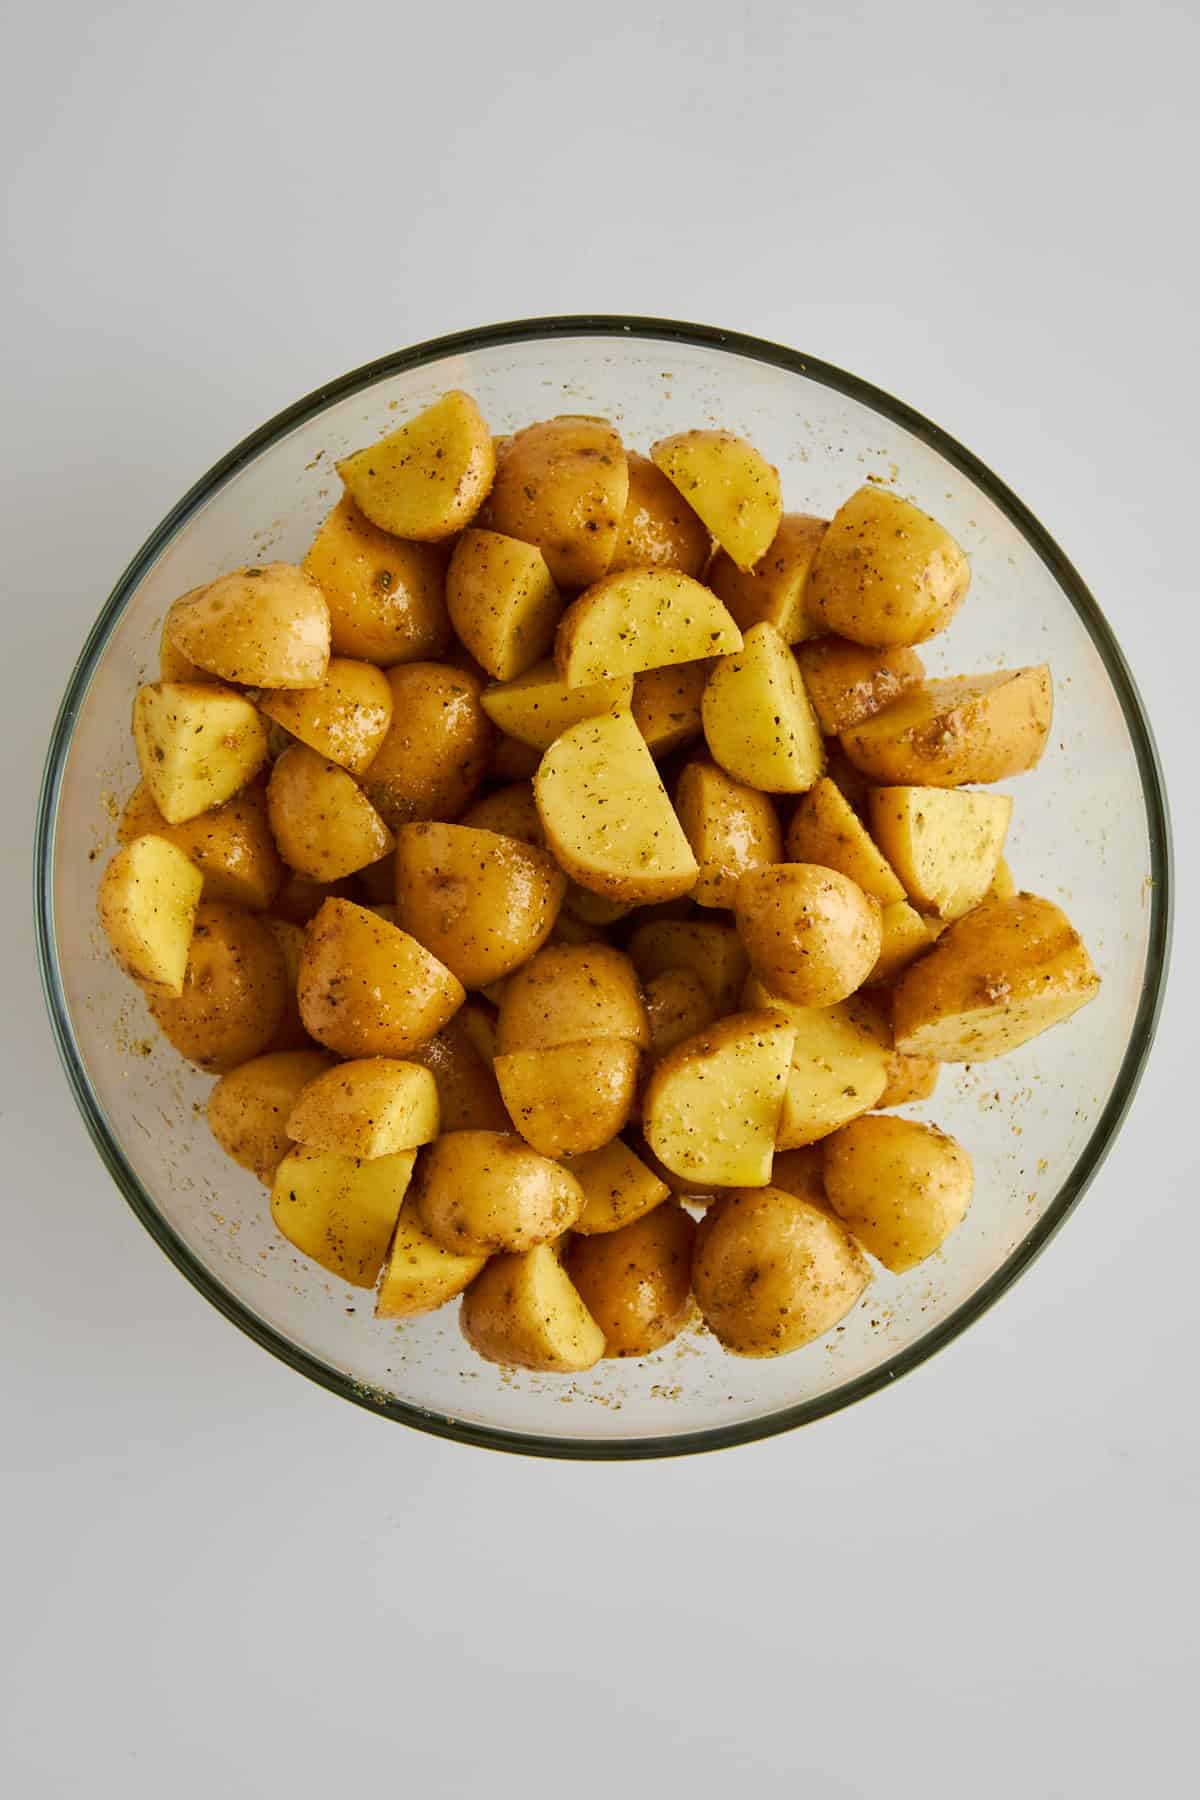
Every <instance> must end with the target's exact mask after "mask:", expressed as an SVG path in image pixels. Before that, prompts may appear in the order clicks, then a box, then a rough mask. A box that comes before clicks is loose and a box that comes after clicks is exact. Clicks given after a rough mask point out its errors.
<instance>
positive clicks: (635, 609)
mask: <svg viewBox="0 0 1200 1800" xmlns="http://www.w3.org/2000/svg"><path fill="white" fill-rule="evenodd" d="M741 647H742V634H741V632H740V631H739V630H738V628H737V626H736V625H735V624H734V622H733V620H732V619H731V618H730V616H729V614H728V613H727V612H726V610H725V608H724V607H723V606H722V605H721V602H720V601H719V600H718V599H717V597H716V595H715V594H713V593H712V592H711V591H710V590H709V589H708V588H706V587H705V586H704V585H703V583H702V582H699V581H693V580H692V578H691V576H690V575H681V574H680V573H679V572H678V570H677V569H627V570H625V572H624V573H623V574H620V575H608V576H606V577H605V578H604V580H603V581H597V582H596V583H595V584H594V585H593V586H592V587H589V588H587V589H586V590H585V592H584V593H582V594H580V596H579V598H578V600H574V601H572V603H571V605H570V606H568V608H567V610H566V612H565V613H564V614H563V616H562V618H561V620H560V621H559V626H558V632H557V635H556V637H555V640H554V663H555V667H556V668H557V670H558V673H559V675H560V676H561V677H562V679H563V681H565V682H566V684H567V686H568V687H569V688H576V687H590V686H591V685H592V684H593V683H595V682H597V681H611V680H612V679H613V678H614V677H615V676H618V675H636V674H637V673H638V672H639V671H640V670H643V669H658V668H662V667H663V665H664V664H668V663H690V662H695V661H697V660H698V659H699V658H700V657H709V656H726V655H729V654H730V653H732V652H733V651H736V650H740V649H741Z"/></svg>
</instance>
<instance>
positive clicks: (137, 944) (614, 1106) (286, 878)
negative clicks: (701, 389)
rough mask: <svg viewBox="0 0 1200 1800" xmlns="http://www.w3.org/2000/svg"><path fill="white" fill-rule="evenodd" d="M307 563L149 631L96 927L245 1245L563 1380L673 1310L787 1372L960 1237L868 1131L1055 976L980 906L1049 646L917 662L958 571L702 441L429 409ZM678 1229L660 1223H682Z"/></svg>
mask: <svg viewBox="0 0 1200 1800" xmlns="http://www.w3.org/2000/svg"><path fill="white" fill-rule="evenodd" d="M339 473H340V475H341V477H342V480H343V483H344V487H345V493H344V495H343V497H342V498H341V499H340V500H339V501H338V503H337V505H336V506H335V507H334V509H333V511H332V512H331V513H330V515H329V516H328V518H327V519H326V520H325V522H324V524H323V525H322V526H321V528H320V531H319V532H318V534H317V537H316V540H315V542H314V543H313V545H312V547H311V549H310V550H309V552H308V554H307V556H306V558H305V560H304V564H303V566H302V567H294V566H291V565H288V564H284V563H268V564H264V565H261V566H257V567H247V568H241V569H237V570H235V571H234V572H233V573H231V574H227V575H223V576H221V577H219V578H218V579H216V580H214V581H213V582H211V583H210V584H209V585H207V586H205V587H202V588H199V589H196V590H195V591H193V592H192V593H190V594H185V595H184V596H183V597H182V598H181V599H180V600H178V601H177V602H176V603H175V604H174V606H173V607H172V608H171V609H170V612H169V614H168V616H167V619H166V621H165V625H164V630H163V638H162V645H161V679H160V680H159V681H156V682H153V683H150V684H148V685H147V686H145V687H143V688H142V689H141V690H140V691H139V693H138V694H137V696H136V698H135V701H134V707H133V733H134V740H135V744H136V748H137V755H138V760H139V765H140V768H141V772H142V781H141V783H140V785H139V786H138V788H137V789H136V791H135V792H134V794H133V795H132V797H131V798H130V800H129V803H128V805H127V807H126V809H125V813H124V817H123V819H122V822H121V830H120V838H121V844H122V848H121V849H120V850H119V851H118V852H117V854H116V855H115V856H114V858H113V860H112V861H111V863H110V864H109V865H108V867H107V869H106V870H105V872H104V875H103V877H102V880H101V884H100V892H99V910H100V917H101V920H102V922H103V925H104V927H105V930H106V932H107V935H108V938H109V941H110V943H111V945H112V948H113V950H114V952H115V953H116V955H117V957H118V958H119V960H120V962H121V963H122V965H123V967H124V968H125V970H126V971H127V972H128V973H129V974H130V975H131V976H132V977H133V978H134V979H135V980H136V981H137V982H138V983H139V985H140V986H141V988H142V991H143V993H144V994H145V996H146V999H147V1001H148V1004H149V1007H150V1010H151V1012H152V1013H153V1015H154V1018H155V1019H156V1020H157V1022H158V1025H159V1026H160V1028H161V1029H162V1031H163V1032H164V1034H165V1035H166V1037H167V1038H168V1039H169V1040H170V1042H171V1043H172V1044H173V1045H174V1046H175V1048H176V1049H177V1050H178V1051H179V1052H180V1053H181V1054H182V1055H183V1056H184V1057H186V1058H188V1059H190V1060H191V1061H192V1062H194V1063H197V1064H198V1065H199V1066H200V1067H201V1068H203V1069H207V1070H210V1071H212V1072H213V1073H214V1074H217V1075H218V1076H219V1077H220V1079H219V1080H218V1081H217V1083H216V1086H215V1088H214V1089H213V1092H212V1096H211V1101H210V1104H209V1115H208V1116H209V1122H210V1124H211V1127H212V1130H213V1132H214V1134H215V1136H216V1138H217V1141H218V1142H219V1143H220V1144H221V1146H222V1147H223V1149H224V1150H226V1151H227V1152H228V1154H229V1155H230V1156H231V1157H232V1158H233V1159H234V1160H235V1161H236V1162H238V1163H239V1164H241V1165H242V1167H244V1168H246V1169H249V1170H252V1171H253V1172H254V1173H255V1174H256V1175H257V1176H258V1177H259V1178H260V1180H262V1181H263V1182H264V1183H265V1184H267V1185H268V1186H269V1187H270V1190H271V1211H272V1215H273V1217H274V1220H275V1223H276V1225H277V1226H278V1228H279V1230H280V1231H281V1232H282V1233H283V1234H284V1236H285V1237H286V1238H287V1239H289V1240H290V1242H291V1243H292V1244H293V1245H294V1246H295V1247H296V1248H297V1249H298V1250H300V1251H302V1252H303V1253H304V1254H305V1255H306V1256H309V1257H312V1258H314V1259H315V1260H316V1261H317V1262H318V1263H319V1264H321V1265H322V1266H323V1267H324V1268H325V1269H327V1270H329V1271H331V1272H332V1273H333V1274H335V1275H337V1276H340V1277H341V1278H342V1279H344V1280H345V1281H347V1282H350V1283H353V1284H355V1285H356V1286H360V1287H365V1288H372V1287H377V1299H376V1313H377V1315H378V1316H379V1317H381V1318H385V1319H393V1318H404V1317H408V1316H412V1315H415V1314H419V1313H425V1312H428V1311H431V1310H432V1309H433V1308H435V1307H438V1306H441V1305H443V1304H444V1303H445V1302H447V1301H449V1300H451V1299H453V1298H455V1297H457V1296H458V1295H460V1294H461V1295H462V1296H463V1303H462V1309H461V1319H462V1328H463V1331H464V1333H465V1336H466V1338H467V1339H468V1341H469V1342H470V1343H471V1344H472V1345H473V1346H474V1348H475V1349H476V1350H477V1351H478V1352H479V1353H480V1354H481V1355H482V1356H484V1357H486V1358H488V1359H490V1360H492V1361H495V1362H499V1363H507V1364H519V1365H523V1366H525V1367H527V1368H531V1369H538V1370H547V1371H562V1372H573V1371H579V1370H583V1369H586V1368H589V1367H591V1366H592V1365H593V1364H594V1363H595V1362H597V1361H598V1360H599V1359H600V1358H601V1357H602V1356H606V1355H608V1356H638V1355H645V1354H647V1353H649V1352H652V1351H654V1350H657V1349H658V1348H660V1347H661V1346H662V1345H664V1344H666V1343H667V1342H669V1341H670V1339H671V1338H672V1337H674V1336H675V1334H676V1333H677V1332H678V1331H679V1330H680V1329H681V1328H682V1327H683V1326H684V1324H685V1323H687V1322H688V1320H689V1319H691V1318H693V1317H694V1316H695V1311H696V1308H697V1306H698V1308H699V1312H700V1314H701V1315H702V1316H703V1319H704V1321H705V1322H706V1323H707V1325H708V1326H709V1328H710V1329H711V1330H712V1332H713V1333H715V1335H716V1337H717V1338H718V1339H719V1340H720V1342H721V1343H722V1344H723V1345H724V1346H725V1348H726V1349H728V1350H730V1351H733V1352H735V1353H737V1354H740V1355H746V1356H770V1355H777V1354H779V1353H780V1352H783V1351H789V1350H794V1349H796V1348H798V1347H799V1346H800V1345H802V1344H806V1343H809V1342H811V1341H812V1340H813V1339H815V1338H818V1337H820V1336H822V1335H823V1334H824V1333H825V1332H827V1331H829V1330H831V1329H832V1328H833V1327H834V1326H835V1325H836V1324H837V1323H838V1322H839V1321H840V1320H841V1319H842V1318H844V1316H845V1315H846V1313H847V1312H848V1311H849V1310H850V1309H851V1308H852V1307H853V1306H854V1305H855V1303H856V1302H857V1300H858V1299H859V1297H860V1295H861V1294H862V1292H863V1290H864V1288H865V1287H866V1285H867V1283H868V1281H869V1279H870V1266H869V1263H868V1257H873V1258H875V1259H876V1260H877V1261H878V1262H880V1263H882V1264H883V1266H884V1267H885V1268H887V1269H889V1270H892V1271H895V1272H900V1271H903V1270H906V1269H909V1268H912V1267H913V1266H914V1265H915V1264H916V1263H919V1262H921V1261H922V1260H923V1259H924V1258H926V1257H927V1256H930V1255H932V1254H933V1253H934V1252H935V1251H936V1250H937V1249H938V1247H939V1246H940V1245H941V1244H942V1243H943V1241H944V1240H945V1238H946V1236H947V1234H948V1233H949V1232H951V1231H952V1230H953V1229H954V1228H955V1226H956V1225H958V1224H959V1222H960V1221H961V1220H962V1218H963V1216H964V1215H965V1213H966V1211H967V1208H968V1205H969V1203H970V1199H971V1189H972V1172H971V1164H970V1160H969V1158H968V1156H967V1154H966V1152H965V1150H963V1148H962V1147H961V1146H960V1145H959V1144H957V1143H956V1142H955V1141H954V1140H953V1139H952V1138H949V1137H947V1136H946V1135H944V1134H943V1133H941V1132H939V1131H937V1130H935V1129H933V1128H932V1127H930V1126H927V1125H924V1124H922V1123H918V1122H917V1121H915V1120H913V1119H906V1118H902V1117H898V1116H896V1115H895V1114H894V1113H892V1112H890V1111H886V1110H881V1109H889V1108H894V1107H896V1106H899V1105H901V1104H902V1103H903V1102H905V1101H909V1100H916V1099H922V1098H925V1097H926V1096H927V1095H929V1094H930V1093H931V1092H932V1090H933V1087H934V1083H935V1079H936V1076H937V1073H938V1070H939V1068H940V1065H941V1064H942V1063H943V1062H964V1063H974V1062H977V1061H981V1060H983V1059H985V1058H987V1057H992V1056H998V1055H1000V1054H1002V1053H1003V1052H1004V1051H1006V1050H1008V1049H1011V1048H1013V1047H1015V1046H1016V1045H1018V1044H1021V1043H1023V1042H1025V1041H1026V1040H1027V1039H1028V1038H1030V1037H1032V1036H1033V1035H1035V1034H1036V1033H1037V1032H1040V1031H1042V1030H1045V1029H1046V1027H1048V1026H1050V1025H1052V1024H1054V1023H1056V1022H1057V1021H1059V1020H1062V1019H1066V1018H1068V1017H1069V1016H1070V1015H1071V1014H1072V1013H1073V1012H1075V1011H1076V1010H1077V1008H1078V1007H1080V1006H1082V1005H1083V1004H1084V1002H1085V1001H1087V1000H1088V999H1090V998H1091V996H1092V995H1093V994H1094V992H1095V991H1096V988H1097V985H1098V978H1097V976H1096V974H1095V971H1094V969H1093V968H1092V965H1091V962H1090V960H1089V958H1088V955H1087V952H1086V950H1085V949H1084V947H1083V945H1082V943H1081V942H1080V939H1079V937H1078V935H1077V934H1076V933H1075V931H1074V930H1073V929H1072V928H1071V925H1070V924H1069V922H1068V920H1067V919H1066V918H1065V917H1064V915H1063V914H1062V912H1061V911H1060V910H1059V908H1058V907H1057V906H1055V905H1053V904H1052V903H1051V902H1049V901H1047V900H1044V899H1039V898H1037V897H1036V896H1034V895H1031V894H1025V893H1017V892H1016V891H1015V889H1014V885H1013V882H1012V879H1011V877H1010V876H1009V873H1008V870H1007V867H1006V865H1005V863H1004V861H1003V855H1002V852H1003V847H1004V841H1005V834H1006V831H1007V829H1008V823H1009V816H1010V813H1011V810H1012V802H1011V800H1010V799H1009V798H1008V797H1007V796H1005V795H998V794H995V793H992V792H988V791H981V788H982V787H983V786H984V784H989V783H992V782H995V781H998V780H1001V779H1004V778H1006V777H1008V776H1013V775H1018V774H1020V773H1021V772H1022V771H1023V770H1026V769H1029V768H1031V767H1032V766H1033V764H1034V763H1036V762H1037V760H1038V758H1039V756H1040V755H1041V753H1042V750H1043V748H1044V746H1045V743H1046V741H1047V737H1048V734H1049V730H1050V720H1051V709H1052V693H1051V684H1050V675H1049V671H1048V669H1046V668H1045V667H1037V668H1019V669H1012V670H1005V671H1003V672H1000V673H995V674H987V675H979V676H964V677H961V678H954V679H950V680H933V679H927V678H926V676H925V670H924V667H923V664H922V662H921V659H920V657H919V655H918V653H917V651H916V649H915V648H914V646H916V645H917V644H919V643H921V642H923V641H924V640H926V639H928V638H929V637H931V636H933V635H934V634H935V633H937V632H940V631H941V630H943V629H944V628H945V627H946V626H947V625H948V624H949V622H950V620H951V618H952V617H953V615H954V613H955V611H956V610H957V608H958V607H959V606H960V605H961V603H962V601H963V599H964V597H965V595H966V592H967V587H968V582H969V568H968V563H967V559H966V557H965V556H964V554H963V552H962V551H961V549H960V548H959V546H958V545H957V544H956V543H955V542H954V541H953V539H952V538H951V537H950V536H949V535H948V533H947V532H946V531H944V530H943V529H942V527H941V526H939V525H938V524H937V523H936V522H935V521H934V520H933V519H931V518H928V517H927V516H926V515H925V514H924V513H923V512H921V511H919V510H918V508H917V507H915V506H914V505H912V504H911V503H910V502H908V501H907V500H905V499H902V498H901V497H899V496H898V495H897V494H896V493H894V492H892V491H891V490H889V489H887V488H885V487H882V486H877V485H871V484H868V485H866V486H864V487H862V488H860V489H859V490H858V492H857V493H855V494H853V495H851V497H850V498H849V499H848V500H847V501H846V503H845V505H844V506H842V507H841V508H840V509H839V510H838V511H837V512H836V513H835V515H834V517H833V519H832V520H831V521H826V520H824V519H819V518H814V517H810V516H809V515H807V514H802V513H784V512H783V510H782V501H781V497H780V489H779V478H778V475H777V472H776V471H775V469H774V468H772V467H771V465H770V464H769V463H767V462H766V461H765V459H764V458H763V457H762V456H761V455H760V454H759V452H758V451H757V450H755V449H754V448H753V447H752V446H751V445H750V444H748V443H746V442H745V441H744V440H742V439H740V438H738V437H736V436H733V435H732V434H730V433H728V432H723V431H712V430H698V431H685V432H683V433H681V434H679V435H678V436H675V437H670V438H667V439H665V440H664V441H663V442H661V443H658V444H656V445H655V446H654V447H653V449H652V451H651V454H650V456H649V458H647V457H643V456H640V455H637V454H635V453H634V452H633V451H630V450H627V449H626V448H625V446H624V445H623V444H622V442H621V439H620V437H619V436H618V434H617V432H616V431H615V430H614V429H613V427H612V426H611V425H610V424H609V423H607V422H606V421H605V420H602V419H596V418H585V417H563V418H556V419H551V420H548V421H545V422H543V423H539V424H534V425H530V426H528V427H527V428H525V429H523V430H520V431H518V432H516V433H515V434H514V435H513V436H511V437H508V438H500V439H494V438H493V437H492V435H491V433H490V431H489V429H488V427H487V425H486V424H485V422H484V420H483V418H482V417H481V416H480V413H479V410H478V408H477V406H476V405H475V403H474V401H473V400H472V399H471V397H470V396H469V395H467V394H465V393H462V392H458V391H455V392H451V393H448V394H445V395H443V396H442V398H441V399H439V400H437V401H436V402H435V403H434V404H432V405H431V406H429V407H428V408H427V409H426V410H425V411H424V412H422V413H420V414H418V415H417V416H415V417H413V418H411V419H410V420H408V421H407V422H406V423H404V424H402V425H401V426H400V427H399V428H398V429H396V430H394V431H392V432H391V433H389V434H388V435H387V436H386V437H384V438H383V439H382V440H381V441H379V442H376V443H373V444H370V445H368V446H367V447H365V448H364V449H362V450H359V451H358V452H357V453H355V454H354V455H352V456H350V457H348V458H347V459H346V460H345V461H343V462H342V463H341V464H340V465H339ZM697 1212H701V1213H702V1218H701V1222H700V1223H699V1225H698V1226H697V1224H696V1223H695V1219H694V1216H693V1215H694V1214H695V1213H697Z"/></svg>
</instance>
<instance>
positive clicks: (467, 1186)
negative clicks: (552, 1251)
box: [413, 1131, 583, 1256]
mask: <svg viewBox="0 0 1200 1800" xmlns="http://www.w3.org/2000/svg"><path fill="white" fill-rule="evenodd" d="M413 1203H414V1205H415V1206H416V1209H417V1212H418V1215H419V1216H420V1220H421V1223H422V1225H423V1226H424V1227H425V1230H426V1231H427V1232H428V1233H429V1235H430V1237H431V1238H432V1239H433V1241H434V1243H435V1244H441V1245H442V1247H443V1248H444V1249H446V1250H453V1251H455V1252H456V1253H457V1254H458V1255H467V1256H490V1255H491V1254H492V1253H493V1252H494V1251H497V1250H506V1251H512V1252H514V1253H516V1252H520V1251H522V1250H532V1249H533V1247H534V1245H535V1244H545V1243H549V1242H550V1241H551V1240H552V1239H554V1238H558V1237H561V1236H562V1234H563V1232H564V1231H569V1230H570V1228H571V1226H572V1225H573V1224H574V1223H575V1220H576V1219H577V1218H578V1217H579V1214H580V1213H581V1212H582V1210H583V1189H582V1188H581V1187H580V1185H579V1183H578V1182H577V1181H576V1180H575V1177H574V1176H573V1175H571V1174H570V1173H569V1172H568V1171H567V1170H566V1169H564V1168H562V1167H561V1166H560V1165H559V1164H558V1163H556V1162H551V1161H550V1159H549V1158H548V1157H546V1156H538V1155H537V1154H536V1153H535V1152H534V1151H533V1150H531V1149H530V1148H529V1146H528V1144H524V1143H522V1142H521V1139H520V1138H519V1137H517V1136H516V1134H515V1133H514V1132H511V1131H508V1132H505V1131H449V1132H445V1133H443V1135H442V1136H441V1137H440V1138H439V1139H438V1141H437V1143H436V1144H433V1145H431V1146H430V1148H429V1149H428V1150H426V1151H425V1153H424V1155H423V1156H422V1157H421V1160H420V1162H419V1163H418V1165H417V1173H416V1178H415V1180H414V1182H413Z"/></svg>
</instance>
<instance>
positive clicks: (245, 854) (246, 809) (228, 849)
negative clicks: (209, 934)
mask: <svg viewBox="0 0 1200 1800" xmlns="http://www.w3.org/2000/svg"><path fill="white" fill-rule="evenodd" d="M147 833H151V834H153V835H154V836H155V837H164V838H166V840H167V842H168V843H170V844H174V845H175V847H176V849H177V850H182V851H183V853H184V855H185V856H186V857H187V858H188V860H189V861H190V862H193V863H195V865H196V867H197V868H198V869H199V871H200V874H201V876H202V877H203V881H204V898H205V899H206V900H228V901H229V902H230V904H231V905H233V906H245V907H247V908H248V909H249V910H250V911H251V912H265V911H266V909H267V908H268V907H269V906H271V905H272V904H273V903H274V900H275V897H276V895H277V894H278V893H279V890H280V888H281V887H282V885H283V864H282V863H281V862H280V860H279V852H278V851H277V850H276V848H275V840H274V838H273V837H272V836H271V827H270V825H269V824H268V822H267V794H266V789H265V788H263V787H261V786H258V785H255V786H254V787H248V788H243V789H242V791H241V793H239V794H235V795H234V796H233V798H232V800H226V801H225V803H224V805H223V806H215V807H214V808H213V809H212V811H211V812H206V813H199V814H198V815H197V816H196V818H194V819H187V820H185V821H184V823H183V824H182V825H168V824H167V821H166V820H165V819H164V818H163V816H162V814H161V813H160V812H159V810H158V807H157V806H156V805H155V804H154V796H153V794H152V793H151V792H150V789H149V787H148V786H147V785H146V783H145V782H144V781H139V782H138V785H137V786H136V787H135V788H134V790H133V792H132V794H130V796H129V799H128V800H127V801H126V804H125V810H124V812H123V813H122V814H121V822H120V825H119V826H118V827H117V838H118V841H119V842H120V843H122V844H131V843H132V842H133V840H134V838H139V837H145V836H146V835H147Z"/></svg>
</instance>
